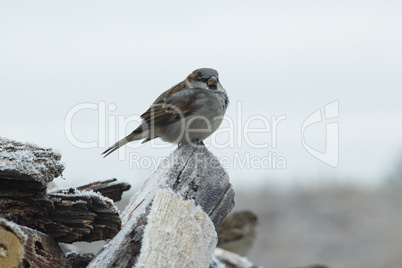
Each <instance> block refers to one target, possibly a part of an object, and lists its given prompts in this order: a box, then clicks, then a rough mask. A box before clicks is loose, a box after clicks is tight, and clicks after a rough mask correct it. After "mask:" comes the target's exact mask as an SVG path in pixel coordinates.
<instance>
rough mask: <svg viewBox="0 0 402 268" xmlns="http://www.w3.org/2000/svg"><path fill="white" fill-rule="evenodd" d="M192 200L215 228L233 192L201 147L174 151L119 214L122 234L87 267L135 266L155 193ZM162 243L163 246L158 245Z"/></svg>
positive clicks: (224, 212) (188, 147)
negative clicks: (171, 193) (168, 193)
mask: <svg viewBox="0 0 402 268" xmlns="http://www.w3.org/2000/svg"><path fill="white" fill-rule="evenodd" d="M166 188H168V189H171V190H173V192H175V193H177V194H178V195H179V196H181V197H182V198H183V199H193V200H194V203H195V205H197V206H198V205H199V206H200V207H201V208H202V210H203V211H204V212H205V213H206V214H207V215H208V216H209V217H210V219H211V220H212V222H213V224H214V226H215V228H216V227H217V226H219V225H220V223H221V222H222V221H223V219H224V218H225V217H226V216H227V215H228V213H229V212H230V210H231V209H232V207H233V206H234V191H233V188H232V187H231V185H230V183H229V178H228V176H227V174H226V172H225V171H224V169H223V168H222V167H221V165H220V164H219V161H218V160H217V159H216V157H215V156H213V155H212V154H211V153H210V152H209V151H208V150H207V149H206V148H205V147H204V146H198V147H197V148H195V147H192V146H190V145H183V146H181V147H179V148H178V149H176V150H175V151H174V152H173V153H172V154H171V156H170V157H169V159H168V163H162V164H161V165H160V167H159V168H158V169H157V171H156V172H154V173H153V174H152V175H151V176H150V177H149V178H148V179H147V181H146V182H145V183H144V185H143V186H142V188H141V190H140V191H138V192H137V193H136V194H135V196H134V197H133V198H132V199H131V200H130V203H129V205H128V206H127V207H126V209H125V210H124V212H123V216H122V223H123V228H122V230H121V231H120V232H119V233H118V234H117V235H116V236H115V238H114V239H112V240H111V241H110V242H109V243H107V244H106V245H105V246H104V247H103V248H102V250H101V251H100V252H99V253H98V254H97V255H96V257H95V258H94V259H93V260H92V262H91V263H90V264H89V266H88V267H129V266H132V265H134V264H135V263H136V261H137V259H138V256H139V253H140V249H141V245H142V244H141V243H142V239H143V233H144V229H145V228H146V225H147V222H148V215H149V212H150V210H151V208H152V203H153V201H154V198H155V196H156V193H157V192H158V190H159V189H166ZM162 243H163V242H162Z"/></svg>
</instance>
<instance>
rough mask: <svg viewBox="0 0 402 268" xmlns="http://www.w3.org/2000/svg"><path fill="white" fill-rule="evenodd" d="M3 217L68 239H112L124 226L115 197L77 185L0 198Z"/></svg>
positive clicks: (1, 215)
mask: <svg viewBox="0 0 402 268" xmlns="http://www.w3.org/2000/svg"><path fill="white" fill-rule="evenodd" d="M0 217H2V218H5V219H7V220H11V221H13V222H16V223H18V224H20V225H24V226H27V227H30V228H33V229H36V230H39V231H41V232H44V233H46V234H48V235H50V236H52V237H53V238H54V239H55V240H56V241H57V242H64V243H72V242H75V241H88V242H91V241H97V240H105V239H110V238H113V237H114V235H116V234H117V233H118V231H119V230H120V227H121V220H120V216H119V213H118V209H117V208H116V207H115V206H114V204H113V202H112V200H110V199H108V198H105V197H103V196H102V195H100V194H97V193H94V192H91V191H78V190H75V189H70V190H69V191H65V192H62V193H55V194H49V195H42V196H32V197H24V198H20V199H12V198H0Z"/></svg>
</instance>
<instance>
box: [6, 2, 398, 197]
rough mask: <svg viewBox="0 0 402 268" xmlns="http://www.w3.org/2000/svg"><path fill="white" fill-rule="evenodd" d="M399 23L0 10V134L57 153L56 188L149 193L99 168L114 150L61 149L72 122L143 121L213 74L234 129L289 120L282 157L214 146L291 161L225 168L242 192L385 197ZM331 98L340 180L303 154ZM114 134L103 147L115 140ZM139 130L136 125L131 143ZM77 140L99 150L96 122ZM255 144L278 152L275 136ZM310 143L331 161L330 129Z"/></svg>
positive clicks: (331, 10) (181, 7) (394, 10)
mask: <svg viewBox="0 0 402 268" xmlns="http://www.w3.org/2000/svg"><path fill="white" fill-rule="evenodd" d="M401 11H402V4H401V3H397V2H394V1H381V2H380V1H253V2H251V1H248V2H245V1H219V2H217V1H197V2H190V1H175V2H172V1H167V2H161V1H152V2H139V1H4V0H3V1H1V2H0V31H1V32H0V33H1V40H0V42H1V43H0V44H1V47H0V68H1V69H0V86H1V93H0V94H1V95H0V97H1V99H0V134H1V136H4V137H8V138H12V139H15V140H18V141H29V142H33V143H35V144H37V145H39V146H46V147H52V148H56V149H57V150H59V151H60V152H61V153H62V155H63V160H64V162H65V164H66V170H65V172H64V177H65V178H66V180H64V181H63V180H61V179H58V180H56V182H57V183H58V184H59V185H61V186H68V185H77V184H82V183H83V182H86V181H93V180H99V179H106V178H110V177H117V178H119V179H124V180H128V181H130V182H131V183H133V184H140V183H142V181H143V180H144V179H145V178H146V176H147V175H148V174H149V173H150V172H151V170H152V168H133V167H130V165H129V161H128V159H126V160H125V161H118V159H117V156H118V154H117V153H114V154H112V155H110V156H109V157H108V158H106V159H103V158H102V157H101V156H100V153H101V152H102V151H103V150H104V149H105V148H106V146H100V147H96V148H92V149H83V148H78V147H76V146H74V144H72V143H71V142H70V141H69V140H68V139H67V138H66V136H65V118H66V115H67V114H68V112H69V110H70V109H71V108H73V107H74V106H76V105H78V104H81V103H93V104H96V105H97V104H98V103H99V102H105V103H106V105H109V104H114V105H115V107H116V110H114V111H109V110H108V111H107V112H106V116H110V117H113V118H117V117H118V116H124V117H128V116H132V115H134V117H132V118H137V119H138V115H140V114H141V113H142V112H144V111H145V110H146V109H147V108H148V106H149V105H150V104H151V103H152V102H153V101H154V99H155V98H156V97H157V96H158V95H159V94H160V93H162V92H163V91H164V90H166V89H168V88H170V87H171V86H173V85H174V84H176V83H177V82H180V81H181V80H183V79H184V78H185V77H186V76H187V75H188V74H189V73H190V72H192V71H193V70H194V69H196V68H200V67H211V68H215V69H217V70H218V71H219V73H220V80H221V82H222V84H223V86H224V87H225V88H226V90H227V92H228V95H229V97H230V101H231V104H230V106H229V109H228V111H227V115H228V116H229V117H230V118H233V120H234V122H236V124H240V127H238V126H237V127H236V129H238V128H240V129H242V127H241V126H242V125H243V126H244V122H245V120H247V118H250V117H251V116H253V115H262V116H264V117H266V118H268V119H269V120H271V117H272V116H277V117H278V116H281V115H286V118H287V119H286V120H283V121H281V122H280V123H279V125H278V131H277V146H276V148H272V147H269V148H265V149H255V148H253V147H252V146H249V145H247V144H245V142H244V137H242V136H241V135H240V136H239V135H238V134H237V133H235V134H234V136H235V138H236V139H237V140H238V139H240V140H242V141H243V142H242V144H239V143H236V144H235V146H234V147H232V148H224V149H220V148H214V147H210V150H211V151H212V152H213V153H214V154H215V155H217V156H218V157H228V158H229V159H232V161H234V159H235V154H236V153H237V154H239V155H240V156H242V155H245V154H246V153H249V155H250V156H251V157H253V156H254V157H264V156H267V155H268V152H272V153H275V154H276V155H277V156H280V157H283V158H284V159H285V160H286V169H274V168H271V169H245V168H243V169H240V168H234V167H233V165H232V166H229V167H228V168H227V170H228V172H229V175H230V177H231V179H232V182H233V183H234V185H235V188H237V189H238V190H242V189H247V188H250V189H251V188H253V187H261V185H262V184H266V185H269V186H272V187H281V186H286V185H293V184H302V185H313V184H314V185H316V184H322V183H326V182H331V183H336V184H345V183H346V184H350V183H352V184H362V185H369V186H372V185H377V184H378V183H379V182H380V181H381V180H383V179H384V177H386V175H387V174H388V173H389V172H391V171H392V169H393V168H394V166H395V159H396V157H397V156H398V154H399V152H400V150H401V148H402V142H401V134H402V124H401V119H402V118H401V116H402V112H401V107H400V106H401V100H402V90H401V88H402V75H401V73H402V61H401V60H402V50H401V47H402V35H401V29H402V16H401ZM336 100H339V118H337V119H335V120H332V121H339V131H340V132H339V145H340V148H339V166H338V167H336V168H333V167H330V166H328V165H326V164H324V163H322V162H320V161H318V160H317V159H315V158H314V157H312V156H311V155H310V154H309V153H308V152H307V151H306V150H305V149H304V148H303V146H302V143H301V125H302V123H303V121H304V120H305V119H306V118H307V117H308V116H309V115H310V114H312V113H313V112H314V111H316V110H317V109H320V108H323V107H324V106H325V105H326V104H328V103H331V102H333V101H336ZM239 103H240V104H241V110H240V109H239V106H238V105H239ZM239 113H241V115H242V117H243V122H242V123H240V122H239V118H238V114H239ZM116 120H117V119H116ZM105 124H106V127H107V132H105V130H103V133H104V134H105V135H106V137H107V138H109V131H110V132H114V130H116V133H117V126H116V125H113V124H109V122H105ZM253 126H254V127H261V126H262V122H261V121H259V122H254V125H253ZM135 127H136V123H135V122H131V123H130V124H129V125H128V126H127V128H126V130H125V133H126V134H128V133H129V132H131V131H132V130H133V129H134V128H135ZM72 131H73V133H74V135H75V136H76V137H77V139H78V140H80V141H86V142H91V141H97V139H98V133H99V131H98V111H96V110H89V109H87V110H83V111H79V112H78V113H76V114H75V116H74V118H73V120H72ZM101 131H102V129H101ZM120 138H121V137H120ZM250 138H251V139H252V140H253V141H254V142H255V143H264V142H267V141H268V142H270V141H271V140H270V139H271V134H269V133H265V134H264V133H260V134H253V135H251V136H250ZM111 139H112V140H113V141H114V137H113V136H111ZM306 141H307V142H308V144H309V145H310V146H311V147H314V148H315V149H317V150H321V151H323V150H324V148H325V123H322V124H316V125H314V126H311V128H310V129H309V130H308V131H306ZM159 143H161V142H159ZM206 143H208V140H207V141H206ZM137 145H138V144H137ZM137 145H135V146H137ZM174 148H175V146H173V145H172V146H171V147H169V148H167V149H155V148H151V146H150V145H149V144H145V145H143V146H140V147H139V148H137V149H130V148H129V149H127V150H126V151H125V152H126V154H127V156H128V154H129V153H133V152H135V153H138V154H139V155H140V156H141V157H152V158H154V159H156V158H157V157H161V156H167V155H168V154H169V153H170V152H171V151H173V150H174ZM245 181H246V184H244V183H243V182H245ZM243 185H245V186H247V187H242V186H243Z"/></svg>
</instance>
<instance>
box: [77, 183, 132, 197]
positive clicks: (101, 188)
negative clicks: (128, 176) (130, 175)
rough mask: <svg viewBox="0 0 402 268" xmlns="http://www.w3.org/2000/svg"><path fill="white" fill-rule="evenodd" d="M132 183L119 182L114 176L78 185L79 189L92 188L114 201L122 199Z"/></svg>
mask: <svg viewBox="0 0 402 268" xmlns="http://www.w3.org/2000/svg"><path fill="white" fill-rule="evenodd" d="M130 188H131V185H130V184H128V183H126V182H118V181H117V179H115V178H113V179H110V180H105V181H97V182H93V183H90V184H86V185H83V186H79V187H77V189H78V190H81V191H83V190H92V191H94V192H99V193H101V194H102V195H103V196H106V197H109V198H110V199H112V200H113V201H114V202H117V201H120V200H121V196H122V195H123V192H125V191H128V190H130Z"/></svg>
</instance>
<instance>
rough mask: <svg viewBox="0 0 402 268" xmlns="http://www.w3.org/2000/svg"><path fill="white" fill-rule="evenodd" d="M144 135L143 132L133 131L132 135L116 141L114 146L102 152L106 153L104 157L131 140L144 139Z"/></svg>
mask: <svg viewBox="0 0 402 268" xmlns="http://www.w3.org/2000/svg"><path fill="white" fill-rule="evenodd" d="M142 138H143V137H142V135H141V132H136V131H134V132H132V133H131V134H130V135H128V136H127V137H125V138H123V139H121V140H119V141H118V142H116V143H115V144H113V145H112V146H110V147H109V148H108V149H107V150H106V151H104V152H103V153H102V154H104V156H103V158H105V157H106V156H108V155H109V154H111V153H113V152H114V151H116V150H117V149H119V148H120V147H121V146H123V145H125V144H127V143H129V142H130V141H135V140H139V139H142Z"/></svg>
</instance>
